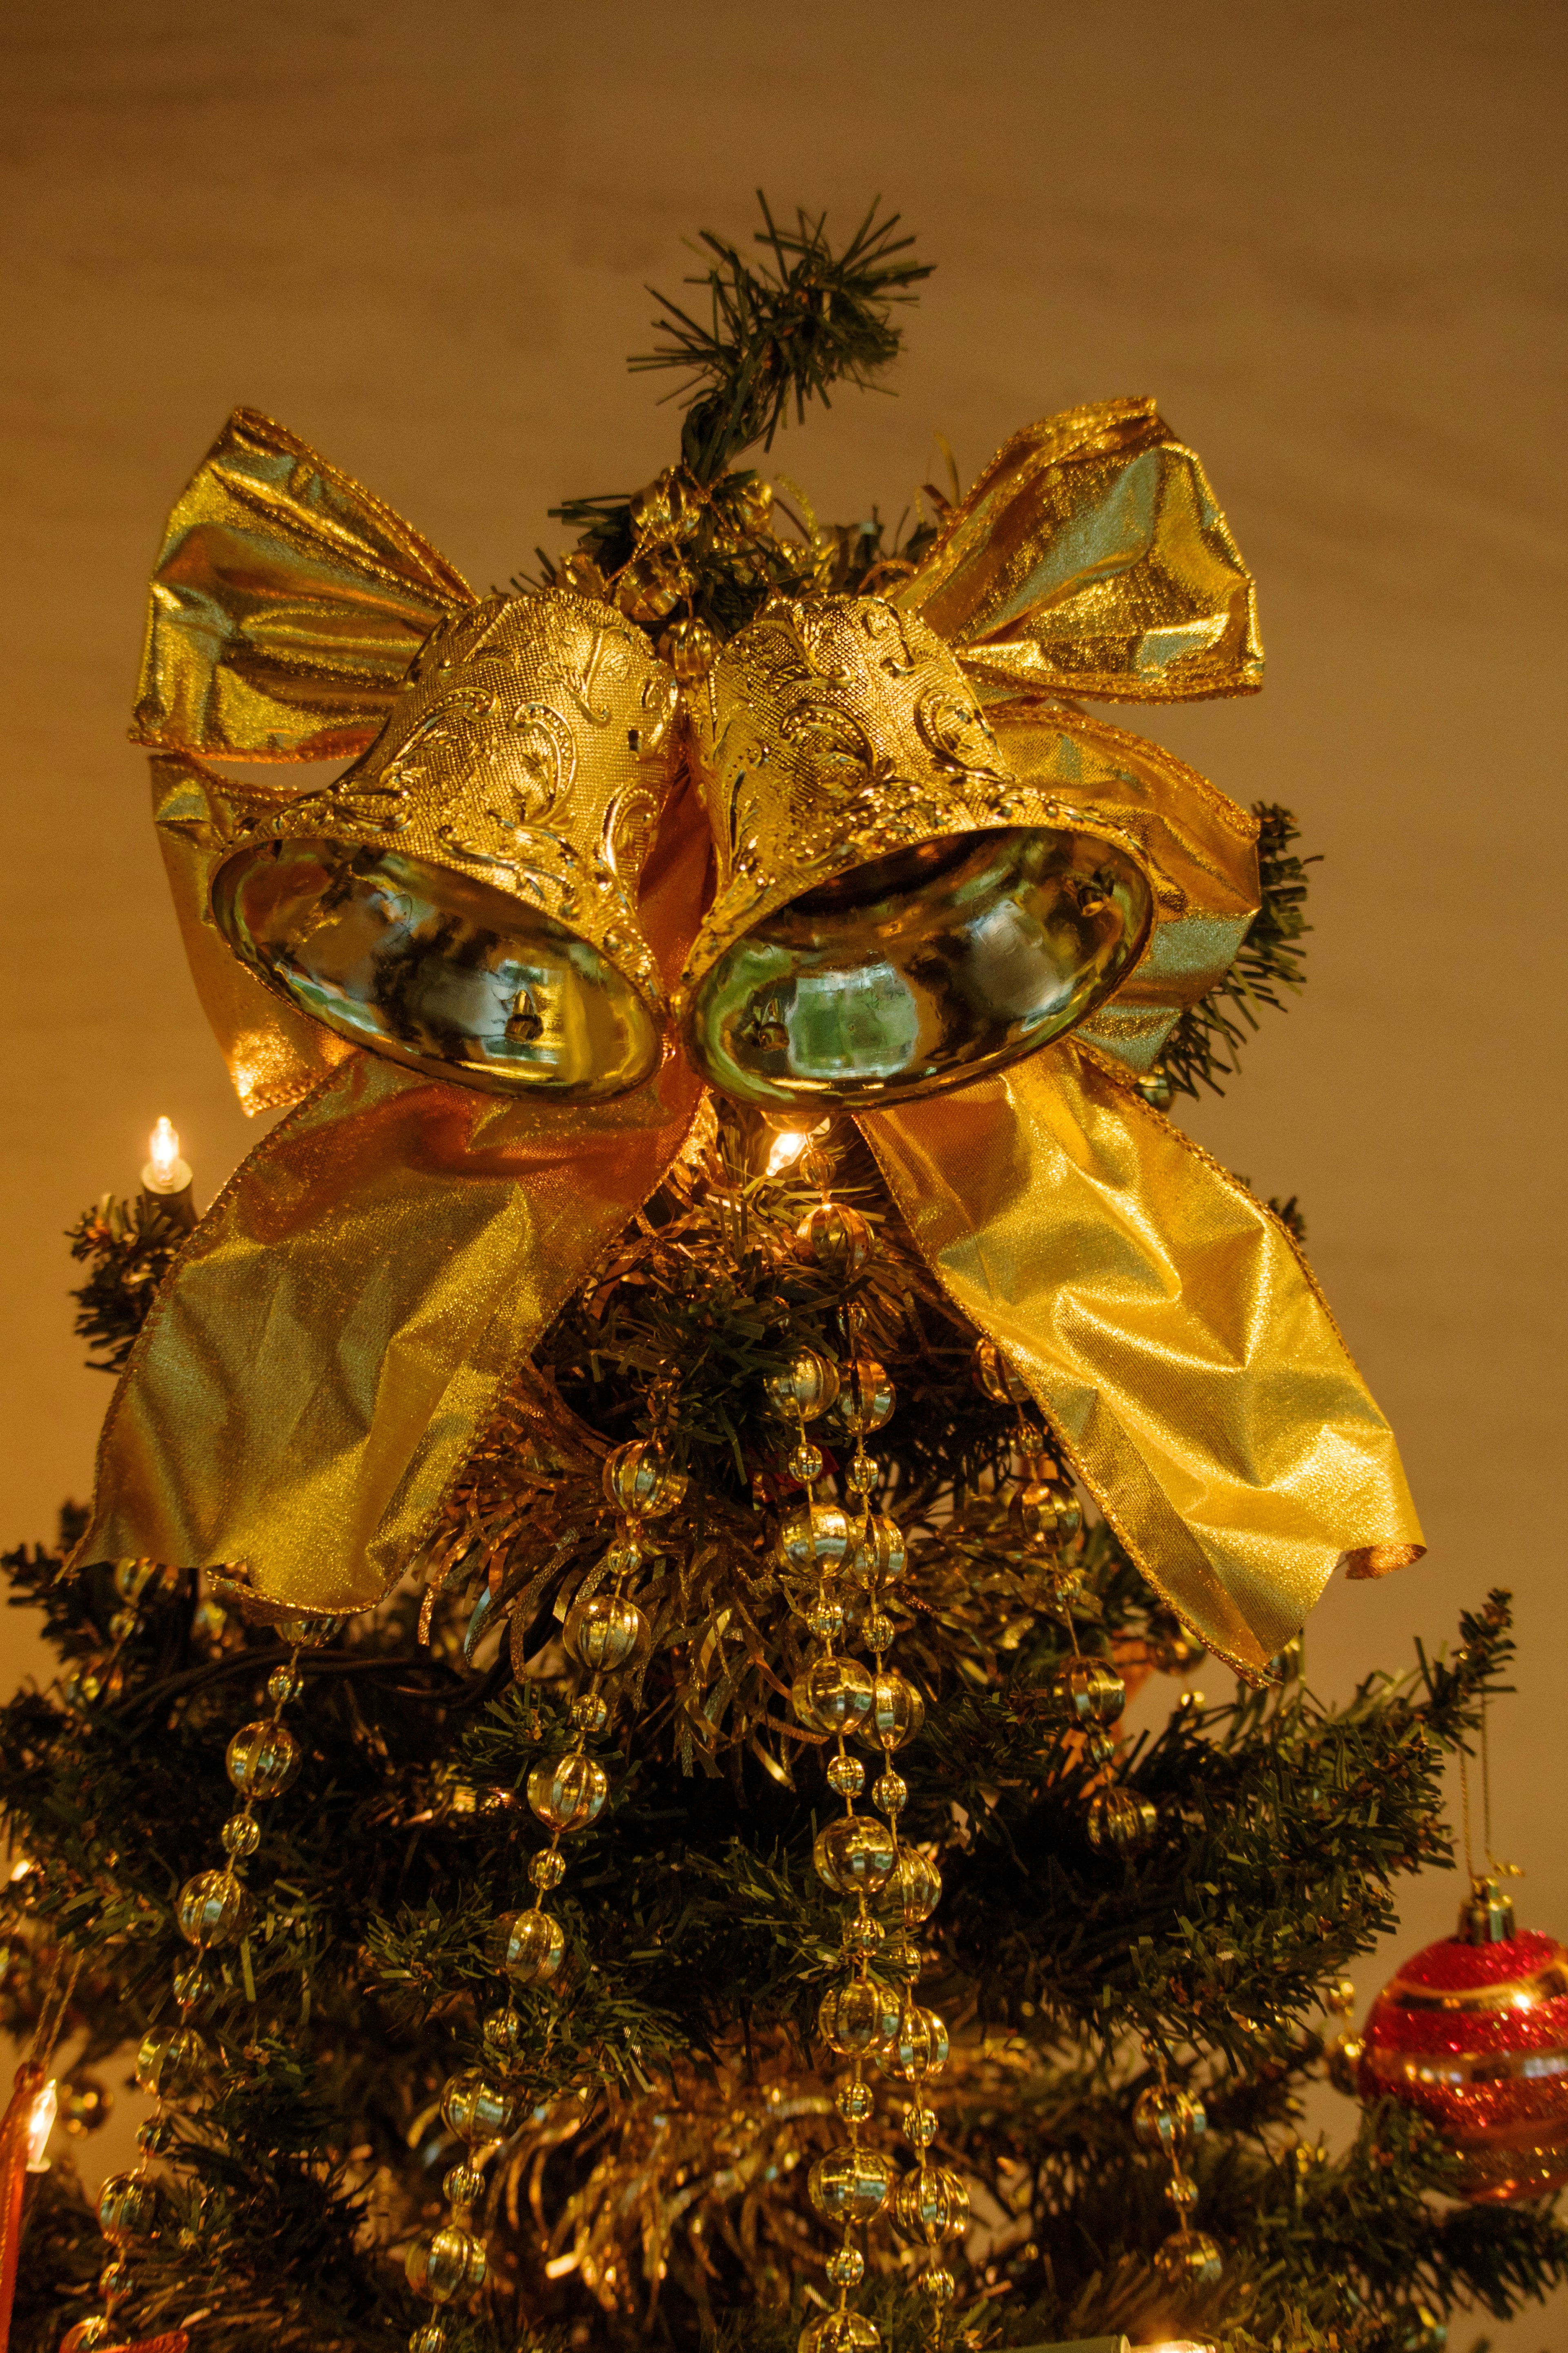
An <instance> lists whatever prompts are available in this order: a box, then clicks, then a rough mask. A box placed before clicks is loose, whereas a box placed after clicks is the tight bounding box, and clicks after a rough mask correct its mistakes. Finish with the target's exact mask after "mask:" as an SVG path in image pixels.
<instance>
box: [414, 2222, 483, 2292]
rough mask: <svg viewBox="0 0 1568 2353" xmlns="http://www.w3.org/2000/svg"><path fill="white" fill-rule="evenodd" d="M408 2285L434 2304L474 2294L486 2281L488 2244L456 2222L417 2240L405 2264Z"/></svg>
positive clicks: (449, 2223)
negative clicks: (485, 2245)
mask: <svg viewBox="0 0 1568 2353" xmlns="http://www.w3.org/2000/svg"><path fill="white" fill-rule="evenodd" d="M404 2270H405V2273H406V2274H407V2279H408V2284H409V2286H410V2287H411V2288H412V2289H413V2290H414V2293H415V2295H422V2296H424V2297H426V2300H427V2301H428V2302H429V2303H431V2304H450V2303H452V2302H453V2301H454V2299H455V2298H456V2297H458V2296H460V2295H463V2296H466V2295H473V2293H474V2291H475V2290H476V2288H481V2287H483V2285H484V2284H485V2247H484V2241H483V2240H482V2239H476V2238H475V2237H474V2236H473V2234H472V2232H468V2231H465V2230H463V2229H462V2227H461V2226H460V2225H459V2224H458V2223H456V2222H448V2223H447V2224H446V2225H445V2226H444V2228H442V2229H441V2230H439V2231H434V2232H430V2233H429V2234H428V2235H427V2236H426V2237H424V2238H420V2239H416V2240H415V2242H414V2244H413V2245H412V2246H411V2247H410V2248H409V2250H408V2253H407V2256H406V2258H405V2263H404Z"/></svg>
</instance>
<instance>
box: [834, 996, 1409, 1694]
mask: <svg viewBox="0 0 1568 2353" xmlns="http://www.w3.org/2000/svg"><path fill="white" fill-rule="evenodd" d="M860 1125H861V1127H862V1129H863V1130H864V1132H865V1134H866V1135H867V1138H868V1142H869V1143H870V1145H871V1147H872V1149H873V1151H874V1152H875V1153H876V1155H877V1157H878V1159H879V1163H880V1164H881V1166H882V1170H883V1173H884V1175H885V1176H886V1177H887V1179H888V1183H889V1187H890V1188H891V1190H892V1194H893V1198H894V1199H895V1200H896V1201H897V1203H898V1205H899V1208H900V1210H901V1211H902V1213H903V1216H904V1218H905V1219H906V1221H907V1222H908V1224H909V1226H910V1230H911V1232H912V1233H913V1235H914V1237H915V1240H916V1241H917V1242H918V1243H919V1245H920V1248H921V1252H922V1254H923V1256H924V1257H925V1258H926V1259H927V1261H929V1262H930V1264H931V1266H932V1267H933V1268H934V1269H935V1271H936V1272H937V1274H938V1276H939V1277H940V1279H941V1281H942V1284H943V1286H944V1288H945V1289H946V1290H947V1291H948V1293H950V1294H951V1296H952V1299H953V1300H954V1302H955V1303H957V1305H958V1306H959V1307H960V1308H961V1309H962V1310H963V1314H965V1315H967V1316H968V1317H969V1319H970V1321H971V1322H972V1323H973V1324H977V1325H978V1326H979V1328H980V1330H981V1331H982V1332H984V1333H985V1334H986V1335H987V1336H988V1337H989V1338H991V1339H993V1340H994V1341H995V1342H996V1343H997V1344H998V1345H999V1346H1000V1347H1001V1348H1002V1349H1003V1350H1004V1351H1005V1354H1006V1355H1007V1356H1009V1357H1010V1358H1011V1359H1012V1361H1013V1362H1014V1363H1015V1364H1016V1366H1018V1367H1019V1369H1020V1370H1021V1371H1022V1372H1023V1373H1024V1375H1025V1377H1026V1379H1027V1381H1028V1383H1029V1386H1030V1388H1032V1389H1033V1391H1034V1393H1035V1396H1036V1398H1037V1400H1038V1402H1039V1404H1040V1406H1041V1409H1042V1410H1043V1411H1044V1412H1045V1414H1046V1416H1047V1419H1048V1420H1049V1422H1050V1423H1051V1426H1052V1428H1053V1429H1054V1430H1056V1431H1057V1432H1058V1435H1059V1436H1060V1437H1061V1439H1062V1440H1063V1442H1064V1444H1065V1445H1066V1448H1067V1451H1068V1454H1069V1456H1070V1457H1071V1459H1072V1461H1073V1463H1074V1465H1075V1467H1076V1468H1077V1469H1078V1470H1079V1472H1080V1473H1081V1475H1082V1478H1083V1480H1084V1483H1085V1484H1086V1485H1087V1486H1088V1488H1089V1492H1090V1493H1092V1494H1093V1496H1094V1497H1095V1500H1096V1502H1097V1503H1098V1504H1100V1508H1101V1510H1102V1511H1103V1512H1104V1514H1105V1515H1106V1517H1107V1519H1109V1520H1110V1524H1111V1525H1112V1527H1113V1528H1114V1529H1115V1530H1116V1532H1117V1534H1118V1535H1120V1536H1121V1539H1122V1541H1123V1542H1124V1543H1125V1544H1126V1546H1127V1547H1128V1549H1129V1551H1130V1552H1131V1554H1132V1556H1133V1558H1134V1559H1135V1560H1136V1561H1137V1562H1138V1564H1139V1566H1140V1567H1141V1568H1142V1570H1143V1573H1144V1574H1145V1576H1146V1577H1148V1578H1149V1580H1150V1582H1151V1583H1152V1584H1153V1585H1154V1586H1155V1587H1156V1588H1157V1589H1158V1590H1159V1591H1161V1592H1163V1594H1164V1595H1165V1596H1166V1598H1167V1599H1169V1600H1170V1601H1171V1602H1172V1603H1173V1606H1174V1607H1175V1608H1176V1609H1179V1610H1180V1611H1181V1613H1182V1615H1183V1616H1184V1618H1185V1619H1186V1620H1188V1622H1189V1623H1190V1624H1192V1625H1194V1626H1195V1627H1197V1628H1198V1629H1199V1630H1200V1631H1201V1632H1202V1633H1203V1635H1204V1637H1205V1641H1207V1642H1208V1644H1209V1646H1210V1648H1211V1649H1213V1650H1215V1651H1218V1652H1219V1654H1220V1655H1221V1656H1222V1657H1224V1658H1226V1659H1227V1660H1228V1661H1229V1662H1230V1663H1231V1664H1232V1665H1233V1666H1237V1667H1238V1668H1241V1669H1243V1670H1244V1671H1247V1672H1258V1671H1259V1670H1260V1669H1261V1668H1263V1667H1264V1666H1265V1665H1266V1664H1267V1662H1268V1659H1269V1658H1270V1657H1271V1656H1272V1654H1273V1653H1274V1652H1275V1651H1278V1650H1279V1648H1280V1647H1281V1645H1282V1644H1283V1643H1284V1642H1286V1641H1289V1637H1290V1636H1291V1635H1292V1634H1293V1633H1294V1632H1295V1631H1296V1630H1297V1629H1298V1627H1299V1626H1300V1624H1301V1621H1302V1620H1303V1619H1304V1618H1305V1617H1306V1615H1307V1612H1308V1611H1309V1610H1310V1608H1311V1606H1312V1604H1313V1602H1314V1601H1315V1600H1316V1599H1317V1598H1318V1596H1319V1594H1320V1593H1321V1590H1322V1588H1323V1587H1324V1585H1325V1584H1326V1583H1327V1582H1328V1579H1329V1578H1330V1577H1331V1575H1332V1574H1333V1571H1334V1569H1335V1568H1336V1567H1338V1566H1339V1565H1340V1563H1341V1562H1342V1561H1344V1562H1345V1564H1346V1565H1347V1566H1348V1567H1350V1568H1351V1570H1352V1574H1361V1575H1363V1576H1364V1575H1375V1574H1381V1573H1383V1572H1384V1571H1385V1570H1387V1569H1391V1568H1395V1567H1400V1566H1402V1565H1403V1564H1404V1563H1405V1562H1406V1561H1409V1560H1413V1559H1415V1557H1416V1556H1417V1555H1418V1554H1419V1552H1420V1549H1421V1532H1420V1529H1419V1527H1418V1525H1417V1524H1416V1520H1415V1510H1414V1507H1413V1506H1412V1504H1411V1502H1410V1498H1409V1494H1408V1493H1407V1491H1406V1488H1405V1476H1404V1472H1403V1471H1402V1469H1401V1467H1400V1462H1399V1457H1398V1453H1397V1451H1396V1450H1395V1447H1394V1438H1393V1433H1392V1432H1391V1431H1390V1430H1389V1428H1388V1425H1387V1423H1386V1422H1385V1421H1384V1419H1383V1417H1382V1415H1381V1414H1380V1413H1379V1412H1378V1410H1377V1408H1376V1407H1375V1406H1374V1405H1373V1401H1372V1398H1370V1397H1369V1396H1368V1394H1367V1391H1366V1388H1365V1386H1364V1385H1363V1381H1362V1379H1361V1376H1360V1375H1359V1373H1358V1372H1357V1371H1356V1368H1355V1366H1354V1365H1353V1364H1352V1362H1351V1359H1350V1357H1349V1356H1347V1354H1346V1352H1345V1347H1344V1344H1343V1342H1342V1339H1341V1338H1340V1335H1339V1333H1338V1330H1337V1329H1336V1327H1335V1325H1334V1323H1333V1319H1332V1317H1331V1315H1330V1314H1329V1311H1328V1308H1327V1306H1326V1305H1325V1303H1324V1302H1323V1299H1322V1296H1321V1293H1320V1292H1319V1290H1318V1287H1317V1284H1316V1283H1315V1282H1314V1281H1313V1280H1312V1277H1311V1275H1310V1272H1309V1271H1308V1270H1307V1269H1306V1267H1305V1266H1304V1265H1303V1263H1302V1261H1301V1259H1300V1254H1299V1253H1298V1251H1297V1250H1296V1247H1295V1245H1294V1243H1293V1242H1292V1241H1291V1240H1290V1237H1289V1234H1288V1233H1287V1232H1286V1231H1285V1229H1284V1228H1283V1227H1282V1226H1281V1225H1280V1224H1279V1221H1278V1219H1275V1218H1274V1217H1273V1216H1272V1215H1271V1214H1270V1213H1269V1211H1268V1209H1267V1208H1265V1207H1264V1206H1263V1204H1262V1203H1261V1202H1260V1201H1258V1200H1257V1199H1256V1198H1254V1196H1253V1195H1252V1194H1251V1193H1250V1192H1249V1191H1248V1190H1247V1187H1245V1186H1244V1185H1242V1184H1241V1183H1240V1182H1239V1180H1238V1179H1237V1178H1236V1177H1234V1176H1229V1175H1228V1174H1227V1173H1226V1171H1225V1170H1224V1169H1222V1168H1220V1167H1219V1166H1216V1164H1215V1162H1214V1161H1212V1160H1210V1159H1209V1158H1208V1156H1207V1155H1206V1154H1205V1153H1203V1152H1201V1151H1200V1150H1199V1149H1198V1147H1197V1146H1196V1145H1194V1144H1193V1143H1192V1142H1191V1141H1190V1140H1189V1138H1188V1137H1186V1136H1185V1135H1184V1134H1182V1132H1181V1130H1180V1129H1179V1128H1177V1127H1175V1126H1173V1124H1172V1123H1171V1122H1170V1121H1169V1120H1167V1119H1163V1118H1162V1116H1161V1115H1160V1113H1158V1112H1155V1111H1152V1110H1151V1109H1150V1108H1149V1106H1148V1105H1147V1104H1145V1103H1142V1101H1141V1100H1140V1099H1139V1098H1138V1097H1137V1096H1136V1095H1134V1094H1132V1093H1131V1092H1130V1091H1129V1090H1128V1089H1127V1087H1126V1086H1125V1084H1124V1083H1121V1082H1117V1081H1115V1080H1113V1079H1112V1078H1111V1077H1110V1075H1109V1074H1108V1072H1106V1071H1101V1070H1100V1069H1098V1068H1097V1067H1096V1065H1095V1063H1094V1062H1093V1060H1090V1059H1089V1056H1088V1055H1087V1054H1085V1053H1084V1052H1082V1051H1081V1050H1079V1048H1078V1047H1076V1046H1075V1045H1074V1044H1073V1043H1072V1042H1071V1041H1070V1040H1063V1041H1062V1042H1061V1043H1059V1044H1058V1045H1055V1046H1047V1048H1046V1049H1045V1050H1044V1051H1043V1052H1041V1053H1038V1054H1035V1055H1031V1056H1030V1057H1029V1059H1028V1060H1026V1061H1022V1062H1018V1063H1016V1064H1015V1065H1014V1066H1013V1068H1012V1069H1011V1070H1010V1071H1005V1072H1003V1073H1002V1074H1001V1075H1000V1076H998V1077H995V1078H992V1079H988V1080H985V1081H983V1082H980V1083H979V1084H978V1085H975V1086H973V1087H967V1088H964V1089H963V1090H962V1091H961V1092H958V1093H956V1094H952V1095H942V1096H937V1097H936V1098H935V1099H934V1100H932V1101H931V1102H927V1103H907V1104H904V1105H903V1106H901V1107H900V1109H899V1110H897V1111H886V1112H877V1113H870V1114H866V1113H862V1114H861V1117H860ZM1352 1531H1353V1532H1354V1540H1353V1541H1352V1537H1351V1535H1350V1533H1349V1532H1352Z"/></svg>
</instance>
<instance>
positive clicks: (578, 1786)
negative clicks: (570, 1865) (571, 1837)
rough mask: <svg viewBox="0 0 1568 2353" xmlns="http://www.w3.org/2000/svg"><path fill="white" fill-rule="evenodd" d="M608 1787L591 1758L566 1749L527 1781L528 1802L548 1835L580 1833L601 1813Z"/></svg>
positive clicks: (542, 1764) (546, 1759) (545, 1761)
mask: <svg viewBox="0 0 1568 2353" xmlns="http://www.w3.org/2000/svg"><path fill="white" fill-rule="evenodd" d="M609 1794H610V1784H609V1779H608V1777H607V1776H606V1774H605V1768H604V1767H603V1766H602V1765H601V1764H600V1763H599V1761H598V1759H597V1758H596V1757H584V1755H583V1754H582V1753H581V1751H580V1750H576V1749H569V1750H567V1751H566V1752H565V1754H564V1755H563V1756H560V1757H544V1758H542V1761H541V1762H540V1763H539V1764H537V1765H536V1766H535V1767H534V1768H533V1770H532V1772H531V1774H530V1775H529V1777H528V1802H529V1804H530V1805H531V1807H532V1809H533V1810H534V1812H535V1813H536V1814H537V1815H538V1816H539V1819H540V1820H541V1821H542V1822H544V1823H546V1824H547V1825H548V1826H549V1828H550V1829H551V1830H552V1831H583V1830H586V1829H587V1827H588V1825H589V1823H590V1822H593V1821H597V1820H598V1818H599V1816H600V1814H601V1813H602V1812H603V1811H604V1806H605V1799H606V1798H607V1797H608V1796H609Z"/></svg>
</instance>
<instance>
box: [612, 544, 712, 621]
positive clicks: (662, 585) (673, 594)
mask: <svg viewBox="0 0 1568 2353" xmlns="http://www.w3.org/2000/svg"><path fill="white" fill-rule="evenodd" d="M695 586H697V580H696V575H695V574H694V573H693V572H691V571H690V570H689V567H688V566H687V565H685V564H683V563H682V562H681V560H680V558H679V555H677V554H676V553H675V550H674V549H673V548H672V547H655V548H650V549H649V551H648V553H647V554H646V555H638V556H634V558H633V559H632V561H631V563H630V564H628V565H626V570H625V571H624V572H623V573H622V574H621V576H620V578H619V579H618V580H617V581H616V587H615V601H616V604H617V605H618V606H619V607H620V609H621V611H622V612H623V613H624V614H625V615H626V618H627V620H628V621H635V622H636V623H637V627H638V628H642V629H651V628H655V627H656V626H657V625H658V623H659V622H660V621H662V620H664V619H665V618H666V617H668V615H669V614H671V613H673V612H674V610H675V608H676V607H677V606H678V605H679V602H680V600H681V598H682V597H683V596H689V595H690V594H691V591H692V590H693V588H694V587H695Z"/></svg>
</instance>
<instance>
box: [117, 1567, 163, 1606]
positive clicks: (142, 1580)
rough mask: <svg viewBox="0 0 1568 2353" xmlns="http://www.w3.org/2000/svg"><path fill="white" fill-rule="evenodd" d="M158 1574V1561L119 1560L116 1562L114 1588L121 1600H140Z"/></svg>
mask: <svg viewBox="0 0 1568 2353" xmlns="http://www.w3.org/2000/svg"><path fill="white" fill-rule="evenodd" d="M157 1576H158V1564H157V1562H156V1561H153V1560H117V1561H116V1562H115V1564H114V1590H115V1591H116V1593H118V1594H119V1596H120V1599H121V1601H129V1602H137V1601H140V1600H141V1599H142V1595H143V1594H144V1593H145V1592H146V1590H147V1588H148V1587H149V1586H150V1585H152V1584H153V1582H154V1581H155V1580H156V1578H157Z"/></svg>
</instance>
